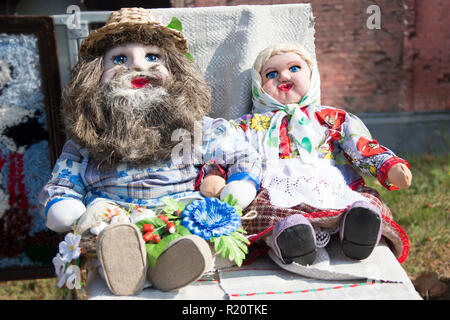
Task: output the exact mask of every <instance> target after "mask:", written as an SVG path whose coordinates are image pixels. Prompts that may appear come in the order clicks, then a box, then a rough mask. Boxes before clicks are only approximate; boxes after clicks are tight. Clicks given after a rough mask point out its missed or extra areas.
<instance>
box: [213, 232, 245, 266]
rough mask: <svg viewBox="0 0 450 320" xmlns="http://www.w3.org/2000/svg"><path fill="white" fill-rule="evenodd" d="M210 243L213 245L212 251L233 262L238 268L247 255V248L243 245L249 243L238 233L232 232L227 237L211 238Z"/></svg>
mask: <svg viewBox="0 0 450 320" xmlns="http://www.w3.org/2000/svg"><path fill="white" fill-rule="evenodd" d="M210 241H211V242H213V243H214V249H215V250H216V252H218V253H220V254H221V256H222V258H223V259H226V258H228V259H229V260H231V261H233V260H234V261H235V262H236V264H237V265H238V266H240V265H241V264H242V261H243V260H244V259H245V255H246V254H247V253H248V247H247V246H246V245H245V243H250V241H248V239H247V238H245V236H243V235H242V234H241V233H239V232H233V233H232V234H231V235H229V236H221V237H218V238H211V240H210Z"/></svg>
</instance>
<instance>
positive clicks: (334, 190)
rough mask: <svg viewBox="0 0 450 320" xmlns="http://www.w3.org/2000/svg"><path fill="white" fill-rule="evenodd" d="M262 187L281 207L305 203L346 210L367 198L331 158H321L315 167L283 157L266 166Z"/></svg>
mask: <svg viewBox="0 0 450 320" xmlns="http://www.w3.org/2000/svg"><path fill="white" fill-rule="evenodd" d="M263 187H264V188H266V189H267V191H268V194H269V199H270V203H271V204H273V205H275V206H278V207H282V208H291V207H293V206H296V205H298V204H300V203H306V204H308V205H311V206H313V207H316V208H320V209H343V208H345V207H347V206H349V205H350V204H352V203H353V202H355V201H358V200H364V199H365V198H364V196H362V195H361V194H359V193H358V192H355V191H353V190H352V189H350V187H348V185H347V184H346V183H345V179H344V177H343V176H342V174H341V172H340V171H339V169H338V168H336V167H335V166H334V165H333V163H332V162H331V161H327V160H319V159H318V163H317V165H314V166H311V165H308V164H304V163H302V162H301V161H300V159H297V158H294V159H280V161H278V162H277V165H276V166H275V163H273V165H270V166H267V171H266V174H265V176H264V179H263Z"/></svg>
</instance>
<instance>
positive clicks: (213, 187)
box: [199, 170, 226, 198]
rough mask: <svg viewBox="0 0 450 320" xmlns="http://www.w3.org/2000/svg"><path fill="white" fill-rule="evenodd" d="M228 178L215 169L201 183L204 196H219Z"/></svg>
mask: <svg viewBox="0 0 450 320" xmlns="http://www.w3.org/2000/svg"><path fill="white" fill-rule="evenodd" d="M225 184H226V179H225V178H224V177H223V176H222V174H221V173H220V171H219V170H213V171H211V172H210V173H208V174H207V175H206V176H205V177H204V178H203V180H202V182H201V184H200V188H199V189H200V193H201V194H202V195H203V196H204V197H210V198H218V197H219V196H220V192H221V191H222V189H223V188H224V187H225Z"/></svg>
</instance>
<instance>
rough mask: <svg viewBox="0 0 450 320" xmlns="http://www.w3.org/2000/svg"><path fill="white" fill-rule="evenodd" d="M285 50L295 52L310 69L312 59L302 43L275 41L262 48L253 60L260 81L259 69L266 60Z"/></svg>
mask: <svg viewBox="0 0 450 320" xmlns="http://www.w3.org/2000/svg"><path fill="white" fill-rule="evenodd" d="M287 52H295V53H296V54H298V55H299V56H300V57H301V58H302V59H303V60H305V62H306V63H307V64H308V66H309V68H310V69H311V71H312V69H313V65H314V59H313V57H312V56H311V54H310V53H309V52H308V51H307V50H306V49H305V48H304V47H303V46H302V45H300V44H298V43H293V42H292V43H291V42H284V43H277V44H273V45H270V46H268V47H267V48H265V49H264V50H262V51H261V52H260V53H259V54H258V56H257V57H256V59H255V62H254V63H253V69H254V70H255V71H256V73H257V76H258V77H259V80H260V81H261V78H260V73H261V69H262V67H263V66H264V64H265V63H266V62H267V60H269V59H270V58H272V57H273V56H274V55H277V54H281V53H287Z"/></svg>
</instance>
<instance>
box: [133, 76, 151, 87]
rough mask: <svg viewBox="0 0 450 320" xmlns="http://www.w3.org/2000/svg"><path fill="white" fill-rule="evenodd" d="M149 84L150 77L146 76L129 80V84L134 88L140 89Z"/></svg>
mask: <svg viewBox="0 0 450 320" xmlns="http://www.w3.org/2000/svg"><path fill="white" fill-rule="evenodd" d="M151 84H152V83H151V81H150V79H149V78H146V77H136V78H133V79H132V80H131V86H132V87H133V88H135V89H140V88H143V87H145V86H148V85H151Z"/></svg>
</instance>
